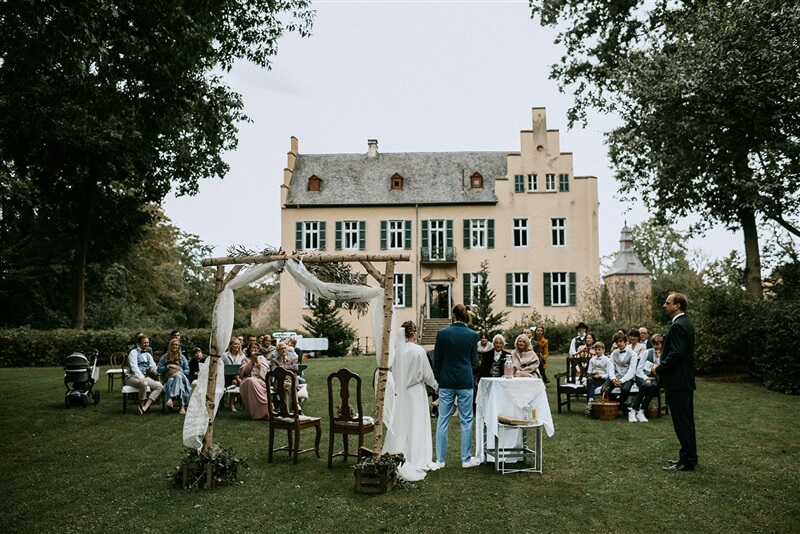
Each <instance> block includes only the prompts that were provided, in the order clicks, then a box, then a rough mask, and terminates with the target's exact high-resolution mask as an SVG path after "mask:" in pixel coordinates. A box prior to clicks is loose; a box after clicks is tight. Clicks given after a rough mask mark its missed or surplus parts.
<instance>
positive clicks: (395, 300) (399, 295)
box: [392, 273, 413, 308]
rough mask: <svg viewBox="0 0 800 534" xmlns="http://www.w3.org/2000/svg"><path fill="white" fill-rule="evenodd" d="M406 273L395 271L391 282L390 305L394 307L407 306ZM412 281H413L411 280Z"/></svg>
mask: <svg viewBox="0 0 800 534" xmlns="http://www.w3.org/2000/svg"><path fill="white" fill-rule="evenodd" d="M405 277H406V273H396V274H395V275H394V284H392V305H393V307H395V308H409V307H410V306H409V304H408V295H406V294H405V291H406V284H405V282H406V280H405ZM412 282H413V281H412Z"/></svg>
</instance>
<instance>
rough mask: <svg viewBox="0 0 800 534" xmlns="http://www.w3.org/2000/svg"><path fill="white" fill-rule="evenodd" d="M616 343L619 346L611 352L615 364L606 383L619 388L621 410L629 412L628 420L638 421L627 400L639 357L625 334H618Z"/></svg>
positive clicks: (615, 339) (615, 338)
mask: <svg viewBox="0 0 800 534" xmlns="http://www.w3.org/2000/svg"><path fill="white" fill-rule="evenodd" d="M637 334H638V332H637ZM614 344H615V345H616V346H617V348H616V350H614V352H612V353H611V362H612V363H613V365H612V366H611V373H610V375H609V377H608V382H606V384H607V385H608V387H618V388H619V390H620V394H619V407H620V410H622V412H623V413H627V414H628V421H630V422H631V423H636V422H637V421H636V414H635V413H634V412H633V411H632V410H629V409H628V405H627V404H626V401H627V400H628V397H629V396H630V394H631V388H632V387H633V383H634V378H635V377H636V366H637V363H638V361H639V359H638V357H637V356H636V352H635V351H634V350H633V349H632V348H630V346H629V345H628V338H627V337H626V336H625V334H617V335H616V336H615V337H614Z"/></svg>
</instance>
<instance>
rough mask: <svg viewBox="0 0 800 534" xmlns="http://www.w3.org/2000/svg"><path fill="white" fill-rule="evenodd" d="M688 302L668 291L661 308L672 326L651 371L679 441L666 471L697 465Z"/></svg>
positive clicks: (665, 467)
mask: <svg viewBox="0 0 800 534" xmlns="http://www.w3.org/2000/svg"><path fill="white" fill-rule="evenodd" d="M688 305H689V302H688V300H687V299H686V295H684V294H682V293H670V295H669V296H668V297H667V300H666V301H665V302H664V311H666V313H667V315H668V316H670V317H671V318H672V325H671V326H670V327H669V331H668V332H667V335H666V336H665V337H664V347H663V348H662V350H661V361H660V363H659V364H658V365H656V366H655V367H654V368H653V370H654V372H655V373H656V374H657V375H658V382H659V385H660V386H661V387H663V388H664V389H665V390H666V391H667V404H668V405H669V411H670V412H671V413H672V425H673V426H674V427H675V435H676V436H678V441H679V442H680V444H681V450H680V458H679V459H678V460H670V461H669V465H666V466H664V470H666V471H692V470H693V469H694V468H695V466H696V465H697V439H696V437H695V428H694V390H695V389H696V385H695V381H694V328H693V327H692V324H691V323H690V322H689V319H688V318H687V317H686V308H687V307H688Z"/></svg>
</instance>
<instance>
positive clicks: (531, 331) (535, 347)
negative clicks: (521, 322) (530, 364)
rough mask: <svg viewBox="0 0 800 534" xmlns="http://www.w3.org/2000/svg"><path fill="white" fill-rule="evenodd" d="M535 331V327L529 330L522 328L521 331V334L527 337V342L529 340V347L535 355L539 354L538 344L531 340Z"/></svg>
mask: <svg viewBox="0 0 800 534" xmlns="http://www.w3.org/2000/svg"><path fill="white" fill-rule="evenodd" d="M535 329H536V327H535V326H534V327H531V328H524V329H523V330H522V333H523V334H525V335H526V336H528V340H530V342H531V347H532V350H533V352H535V353H536V354H539V343H538V342H537V341H535V340H534V339H533V337H534V336H533V331H534V330H535Z"/></svg>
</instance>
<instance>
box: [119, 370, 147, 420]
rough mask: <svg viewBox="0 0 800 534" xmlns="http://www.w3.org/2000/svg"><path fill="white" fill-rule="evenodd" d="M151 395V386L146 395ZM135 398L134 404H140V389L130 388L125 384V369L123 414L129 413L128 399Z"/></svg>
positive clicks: (123, 377)
mask: <svg viewBox="0 0 800 534" xmlns="http://www.w3.org/2000/svg"><path fill="white" fill-rule="evenodd" d="M149 394H150V386H147V391H146V392H145V395H149ZM131 397H133V399H134V402H135V403H137V404H138V402H139V388H135V387H133V386H129V385H127V384H126V383H125V370H124V369H123V372H122V413H127V411H128V399H129V398H131Z"/></svg>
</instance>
